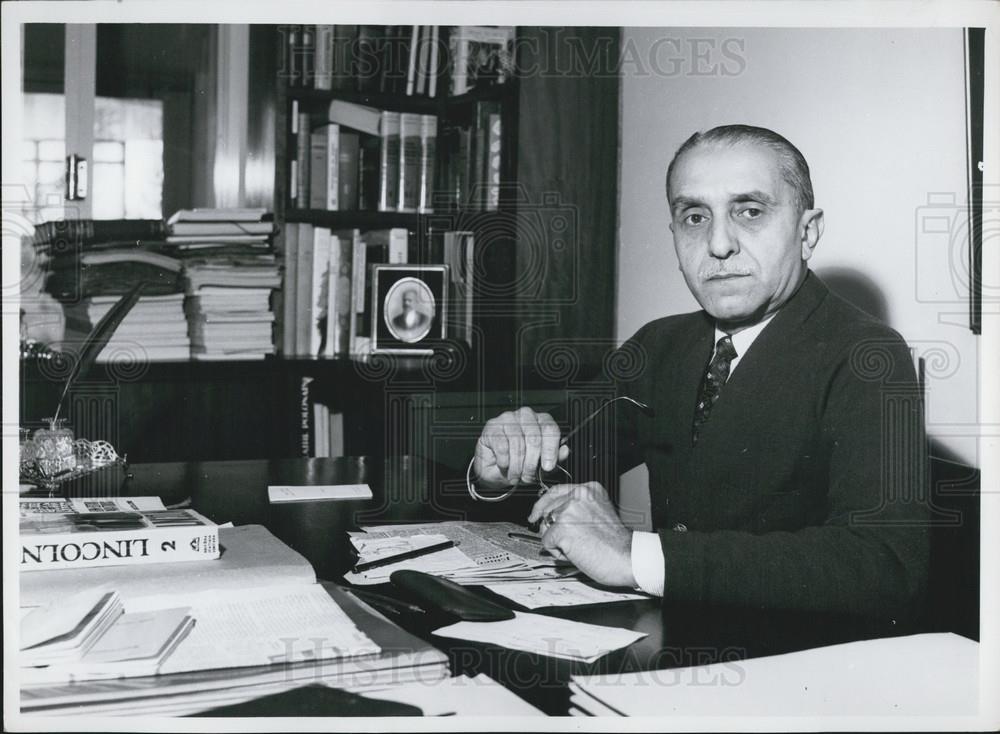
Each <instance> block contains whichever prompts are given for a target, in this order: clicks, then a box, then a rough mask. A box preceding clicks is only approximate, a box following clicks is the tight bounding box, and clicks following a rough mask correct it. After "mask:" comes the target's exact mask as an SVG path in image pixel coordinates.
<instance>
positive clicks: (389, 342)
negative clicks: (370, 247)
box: [371, 265, 450, 355]
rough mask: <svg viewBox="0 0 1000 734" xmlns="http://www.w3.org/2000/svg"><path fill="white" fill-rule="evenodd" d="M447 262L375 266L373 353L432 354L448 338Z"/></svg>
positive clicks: (373, 282)
mask: <svg viewBox="0 0 1000 734" xmlns="http://www.w3.org/2000/svg"><path fill="white" fill-rule="evenodd" d="M449 270H450V268H449V267H448V266H447V265H372V272H371V278H372V303H371V309H372V311H371V313H372V334H371V336H372V350H371V351H372V353H373V354H409V355H418V354H424V355H429V354H433V353H434V344H435V343H436V342H440V341H441V340H442V339H444V338H445V328H446V324H447V320H448V284H449V279H450V273H449Z"/></svg>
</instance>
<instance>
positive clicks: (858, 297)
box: [816, 268, 892, 326]
mask: <svg viewBox="0 0 1000 734" xmlns="http://www.w3.org/2000/svg"><path fill="white" fill-rule="evenodd" d="M816 275H818V276H819V277H820V278H822V279H823V282H824V283H826V285H827V287H828V288H829V289H830V290H831V291H833V292H834V293H836V294H837V295H838V296H840V297H841V298H843V299H844V300H845V301H847V302H848V303H850V304H852V305H854V306H857V307H858V308H860V309H861V310H862V311H864V312H865V313H867V314H868V315H869V316H874V317H875V318H877V319H878V320H879V321H881V322H882V323H885V324H889V302H888V301H886V299H885V295H884V294H883V293H882V290H881V289H880V288H879V287H878V286H877V285H876V284H875V281H873V280H872V279H871V278H869V277H868V276H867V275H865V274H864V273H862V272H861V271H859V270H853V269H851V268H822V269H819V270H817V271H816ZM889 326H892V324H889Z"/></svg>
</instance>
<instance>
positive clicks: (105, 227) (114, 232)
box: [31, 219, 166, 250]
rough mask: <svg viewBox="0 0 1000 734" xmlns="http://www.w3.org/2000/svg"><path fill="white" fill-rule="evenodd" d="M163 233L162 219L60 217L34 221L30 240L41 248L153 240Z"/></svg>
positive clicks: (159, 238) (160, 237)
mask: <svg viewBox="0 0 1000 734" xmlns="http://www.w3.org/2000/svg"><path fill="white" fill-rule="evenodd" d="M164 236H166V226H165V224H164V222H163V220H162V219H61V220H57V221H53V222H43V223H41V224H37V225H35V232H34V234H33V235H32V237H31V243H32V245H34V246H35V247H36V248H37V249H42V250H47V249H62V250H66V249H69V250H72V249H73V248H74V247H76V246H80V247H84V248H86V247H88V246H89V245H92V244H95V243H100V242H108V241H131V242H135V241H137V240H150V241H156V240H162V239H163V238H164Z"/></svg>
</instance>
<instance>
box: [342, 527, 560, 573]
mask: <svg viewBox="0 0 1000 734" xmlns="http://www.w3.org/2000/svg"><path fill="white" fill-rule="evenodd" d="M348 534H349V535H350V536H351V542H352V543H354V545H355V547H358V544H359V543H362V542H363V543H366V544H371V543H373V542H376V541H389V542H392V541H399V540H400V539H406V538H413V537H414V536H426V535H435V536H443V537H444V538H445V539H447V540H450V541H452V542H453V543H454V544H455V548H454V549H449V550H458V551H460V552H461V556H459V555H458V554H454V553H453V554H450V555H449V556H447V557H446V556H444V554H443V552H442V553H441V554H432V555H430V556H421V557H419V558H416V559H413V560H412V561H407V562H406V563H407V565H406V566H398V567H395V568H394V567H382V568H379V569H375V570H374V571H372V572H363V573H360V574H355V573H350V574H346V575H345V576H344V578H345V579H346V580H347V581H349V582H351V583H352V584H376V583H383V582H384V581H386V580H388V574H387V573H385V571H386V569H389V572H390V573H391V571H394V570H397V568H404V567H405V568H410V569H413V570H416V571H425V572H427V573H434V574H437V575H441V576H446V577H447V578H449V579H451V580H452V581H455V582H456V583H460V584H486V583H490V584H497V583H504V582H508V581H530V580H538V579H549V578H564V577H566V576H567V575H572V574H575V573H577V571H576V569H575V568H574V567H573V566H571V565H568V564H565V563H563V562H561V561H558V560H557V559H555V558H553V557H552V556H549V555H547V554H546V553H545V552H544V550H543V549H542V547H541V544H540V543H538V542H532V541H530V540H524V539H522V538H520V537H519V536H521V535H525V534H526V533H525V530H524V528H521V527H519V526H517V525H514V524H513V523H503V522H498V523H477V522H465V521H451V522H440V523H417V524H410V525H378V526H370V527H364V528H362V531H361V532H350V533H348ZM512 536H513V537H512ZM435 556H438V558H435ZM463 557H464V558H463Z"/></svg>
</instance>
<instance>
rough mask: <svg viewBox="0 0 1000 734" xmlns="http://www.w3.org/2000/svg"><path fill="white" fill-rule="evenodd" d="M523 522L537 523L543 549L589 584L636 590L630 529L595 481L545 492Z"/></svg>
mask: <svg viewBox="0 0 1000 734" xmlns="http://www.w3.org/2000/svg"><path fill="white" fill-rule="evenodd" d="M528 522H529V523H535V522H542V530H543V535H542V545H544V546H545V547H546V548H548V549H549V550H556V551H559V552H561V553H562V554H563V555H564V556H565V557H566V558H567V559H569V560H570V561H572V563H573V564H574V565H575V566H576V567H577V568H579V569H580V570H581V571H583V572H584V573H585V574H587V575H588V576H589V577H590V578H592V579H593V580H594V581H597V582H598V583H601V584H607V585H608V586H629V587H634V586H635V577H634V576H633V575H632V531H631V530H629V529H628V528H627V527H625V526H624V525H623V524H622V521H621V519H620V518H619V517H618V513H617V512H616V511H615V507H614V505H613V504H612V503H611V500H610V498H609V497H608V493H607V490H605V489H604V487H602V486H601V485H600V484H598V483H597V482H588V483H587V484H559V485H556V486H554V487H551V488H549V490H548V491H547V492H546V493H545V494H544V495H542V497H541V498H540V499H539V500H538V501H537V502H536V503H535V506H534V507H533V508H531V514H530V515H529V516H528Z"/></svg>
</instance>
